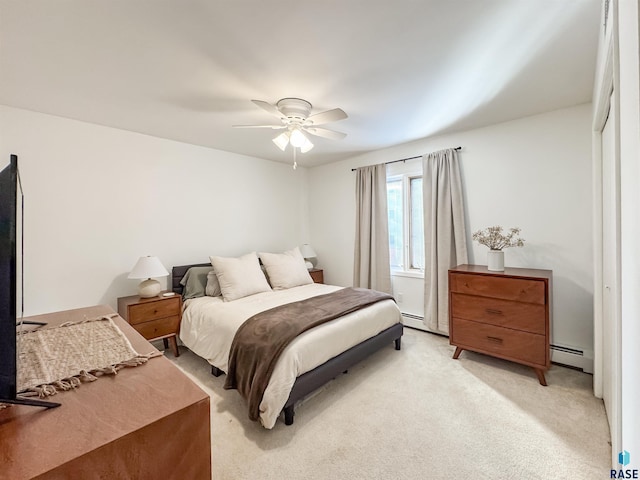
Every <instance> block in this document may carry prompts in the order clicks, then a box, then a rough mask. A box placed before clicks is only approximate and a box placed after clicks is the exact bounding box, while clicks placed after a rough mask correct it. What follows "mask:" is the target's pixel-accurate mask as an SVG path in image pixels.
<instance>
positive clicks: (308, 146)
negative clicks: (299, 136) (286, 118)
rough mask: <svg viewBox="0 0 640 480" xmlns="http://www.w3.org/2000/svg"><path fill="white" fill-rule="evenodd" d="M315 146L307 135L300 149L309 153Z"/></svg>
mask: <svg viewBox="0 0 640 480" xmlns="http://www.w3.org/2000/svg"><path fill="white" fill-rule="evenodd" d="M312 148H313V143H311V142H310V141H309V139H308V138H306V137H305V139H304V143H303V144H302V146H301V147H300V151H301V152H302V153H307V152H308V151H309V150H311V149H312Z"/></svg>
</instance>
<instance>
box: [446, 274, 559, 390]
mask: <svg viewBox="0 0 640 480" xmlns="http://www.w3.org/2000/svg"><path fill="white" fill-rule="evenodd" d="M551 282H552V272H551V270H537V269H526V268H505V270H504V272H492V271H489V270H487V267H486V266H484V265H459V266H457V267H455V268H452V269H451V270H449V341H450V343H451V345H455V346H456V351H455V353H454V355H453V358H458V356H459V355H460V352H462V350H472V351H474V352H479V353H484V354H487V355H492V356H494V357H498V358H503V359H505V360H511V361H513V362H518V363H521V364H524V365H528V366H530V367H532V368H533V369H534V370H535V372H536V375H537V376H538V380H539V381H540V384H541V385H546V384H547V383H546V380H545V378H544V372H545V371H546V370H548V369H549V366H550V365H551V360H550V352H549V322H550V317H551V308H550V305H551V292H552V288H551V287H552V286H551Z"/></svg>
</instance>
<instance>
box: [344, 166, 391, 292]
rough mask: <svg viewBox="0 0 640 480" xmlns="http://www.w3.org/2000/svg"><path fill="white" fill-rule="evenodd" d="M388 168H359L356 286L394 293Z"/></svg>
mask: <svg viewBox="0 0 640 480" xmlns="http://www.w3.org/2000/svg"><path fill="white" fill-rule="evenodd" d="M387 222H388V219H387V167H386V165H385V164H380V165H371V166H367V167H361V168H358V169H356V241H355V252H354V263H353V286H354V287H364V288H371V289H373V290H378V291H380V292H387V293H391V267H390V265H389V227H388V224H387Z"/></svg>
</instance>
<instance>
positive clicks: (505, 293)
mask: <svg viewBox="0 0 640 480" xmlns="http://www.w3.org/2000/svg"><path fill="white" fill-rule="evenodd" d="M449 289H450V291H452V292H458V293H466V294H468V295H480V296H483V297H492V298H502V299H504V300H517V301H519V302H528V303H539V304H541V305H544V304H545V303H546V297H545V284H544V282H541V281H538V280H529V279H526V278H510V277H503V278H501V277H497V276H489V275H467V274H463V273H452V274H451V276H450V285H449Z"/></svg>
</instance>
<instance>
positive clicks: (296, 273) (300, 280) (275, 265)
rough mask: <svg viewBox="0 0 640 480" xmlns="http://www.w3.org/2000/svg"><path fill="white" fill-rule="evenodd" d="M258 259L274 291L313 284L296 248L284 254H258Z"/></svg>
mask: <svg viewBox="0 0 640 480" xmlns="http://www.w3.org/2000/svg"><path fill="white" fill-rule="evenodd" d="M260 259H261V260H262V264H263V265H264V268H265V269H266V270H267V275H268V276H269V283H271V287H273V289H274V290H284V289H286V288H291V287H297V286H299V285H307V284H309V283H313V279H312V278H311V275H309V270H307V266H306V265H305V263H304V258H302V254H301V253H300V249H299V248H298V247H296V248H294V249H293V250H289V251H287V252H284V253H263V252H260Z"/></svg>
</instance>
